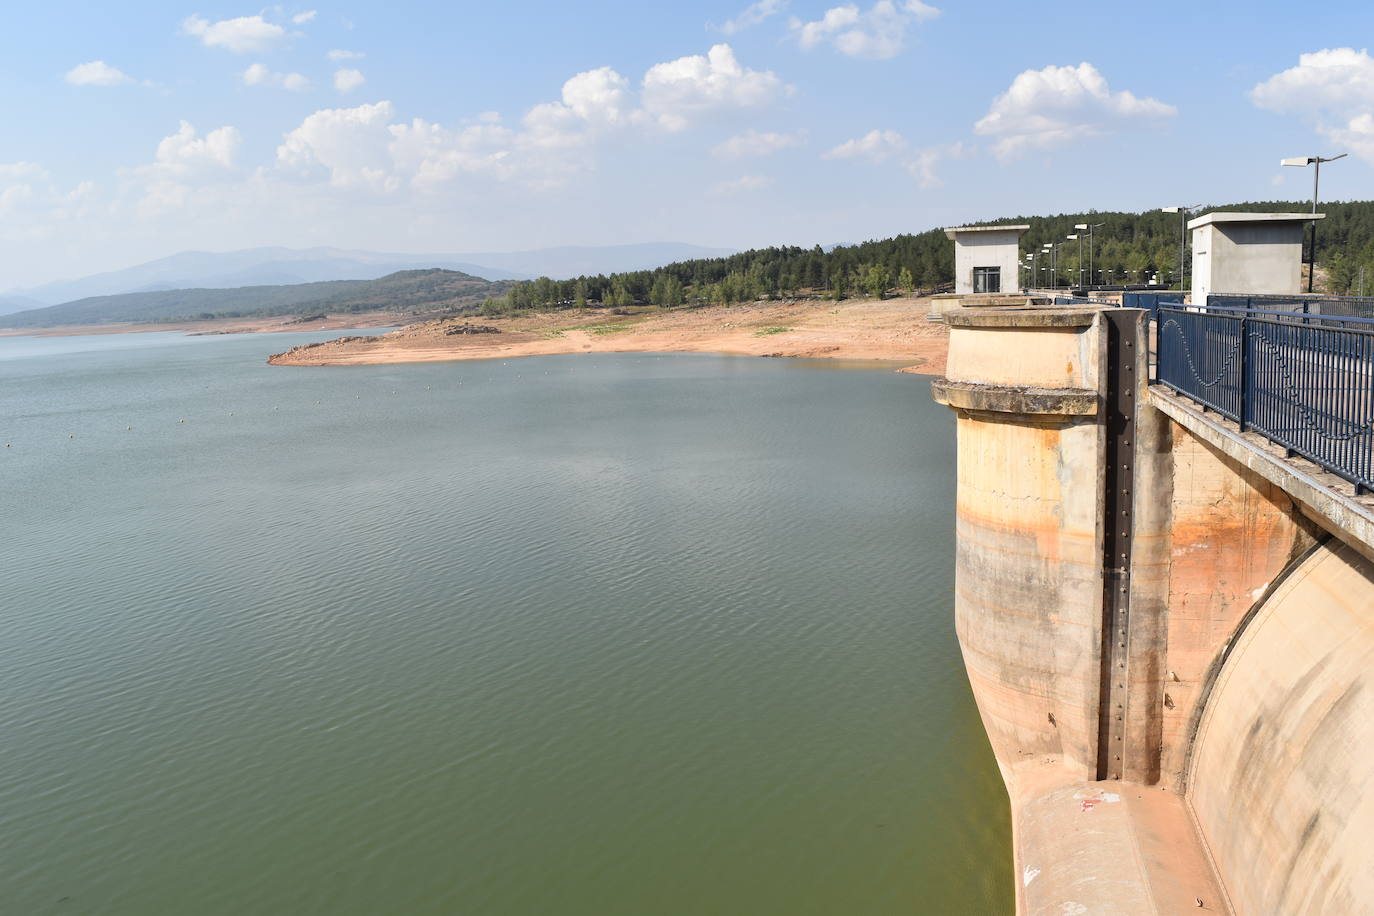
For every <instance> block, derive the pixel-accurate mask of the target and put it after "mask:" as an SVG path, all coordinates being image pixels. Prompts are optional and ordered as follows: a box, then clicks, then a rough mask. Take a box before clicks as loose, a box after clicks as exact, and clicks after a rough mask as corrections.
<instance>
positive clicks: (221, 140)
mask: <svg viewBox="0 0 1374 916" xmlns="http://www.w3.org/2000/svg"><path fill="white" fill-rule="evenodd" d="M241 144H242V138H241V137H240V135H239V132H238V129H237V128H235V127H229V126H225V127H218V128H216V129H214V130H212V131H209V132H207V133H206V134H205V135H204V136H201V135H200V134H198V133H197V131H196V129H195V127H193V126H192V125H191V124H190V123H189V122H187V121H182V122H181V124H180V126H179V127H178V129H177V132H176V133H174V134H171V135H170V136H167V137H163V138H162V140H161V142H159V143H158V145H157V152H156V153H155V155H154V157H153V161H152V162H151V163H149V164H147V165H142V166H139V167H137V168H133V169H128V170H125V171H123V172H122V175H123V179H124V189H125V193H130V194H133V195H134V196H135V199H136V204H135V208H136V213H137V215H138V216H139V217H140V218H157V217H160V216H163V215H166V214H169V213H176V212H179V211H181V210H182V209H183V208H184V207H186V206H187V204H188V202H189V201H191V200H193V199H195V198H196V197H197V196H198V195H200V194H201V193H203V191H204V189H206V188H210V187H215V186H219V185H223V184H226V183H228V182H231V181H235V180H237V179H238V178H239V177H240V176H239V173H238V172H237V169H236V166H237V164H238V152H239V147H240V145H241ZM78 190H80V189H79V188H78Z"/></svg>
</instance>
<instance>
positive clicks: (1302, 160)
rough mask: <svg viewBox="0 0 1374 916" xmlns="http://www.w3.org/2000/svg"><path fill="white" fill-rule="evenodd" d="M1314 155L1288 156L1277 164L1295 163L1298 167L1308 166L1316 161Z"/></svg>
mask: <svg viewBox="0 0 1374 916" xmlns="http://www.w3.org/2000/svg"><path fill="white" fill-rule="evenodd" d="M1317 158H1318V157H1316V156H1290V157H1289V158H1287V159H1284V160H1282V161H1281V162H1280V163H1279V165H1296V166H1299V167H1302V166H1308V165H1311V164H1312V163H1314V162H1316V161H1317Z"/></svg>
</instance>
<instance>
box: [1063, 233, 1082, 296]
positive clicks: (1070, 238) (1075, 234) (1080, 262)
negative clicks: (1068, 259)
mask: <svg viewBox="0 0 1374 916" xmlns="http://www.w3.org/2000/svg"><path fill="white" fill-rule="evenodd" d="M1065 238H1066V239H1067V240H1068V241H1073V240H1074V239H1078V285H1079V286H1082V285H1083V239H1082V238H1080V237H1079V235H1078V233H1077V232H1075V233H1074V234H1072V235H1069V236H1065Z"/></svg>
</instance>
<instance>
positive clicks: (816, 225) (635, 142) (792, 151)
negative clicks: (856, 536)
mask: <svg viewBox="0 0 1374 916" xmlns="http://www.w3.org/2000/svg"><path fill="white" fill-rule="evenodd" d="M4 20H5V27H4V28H3V29H0V111H3V121H0V291H3V290H7V289H15V288H22V287H25V286H30V285H36V284H39V283H43V282H47V281H50V280H59V279H69V278H74V277H77V276H83V275H86V274H89V273H93V272H96V271H100V270H109V269H116V268H120V267H124V266H128V265H131V264H134V263H139V262H142V261H146V260H151V259H153V258H158V257H162V256H165V255H169V254H173V253H175V252H178V251H183V250H188V249H197V250H211V251H219V250H232V249H236V248H247V247H255V246H259V245H285V246H290V247H310V246H316V245H331V246H338V247H344V248H366V249H371V250H379V251H393V252H412V253H421V252H435V253H440V252H476V251H504V250H519V249H529V248H540V247H547V246H553V245H607V244H623V243H632V242H648V241H683V242H692V243H696V244H701V245H710V246H721V247H733V248H748V247H755V246H766V245H774V244H800V245H812V244H822V245H829V244H834V243H840V242H853V241H862V240H864V239H869V238H885V237H889V236H891V235H894V234H897V233H902V232H917V231H922V230H925V229H929V228H933V227H937V226H945V225H957V224H960V223H965V222H976V221H978V220H980V219H989V218H994V217H999V216H1014V215H1025V214H1049V213H1056V212H1068V211H1079V210H1086V209H1100V210H1145V209H1150V208H1154V207H1160V206H1170V205H1192V204H1200V203H1227V202H1233V201H1243V200H1268V199H1276V198H1287V199H1308V198H1310V195H1311V175H1310V170H1309V169H1296V168H1282V167H1280V166H1279V160H1280V158H1283V157H1287V156H1306V155H1334V154H1337V153H1342V152H1348V153H1350V157H1349V158H1348V159H1345V160H1342V161H1341V162H1338V163H1335V164H1332V165H1329V166H1327V167H1326V168H1325V169H1324V171H1323V175H1322V179H1323V180H1322V196H1323V198H1325V199H1340V200H1353V199H1368V198H1371V197H1374V57H1371V56H1370V54H1369V53H1368V52H1367V51H1366V50H1364V48H1363V46H1362V45H1361V44H1360V38H1361V36H1374V4H1371V3H1368V2H1367V0H1362V2H1356V0H1328V2H1326V3H1322V4H1297V3H1292V2H1291V0H1290V2H1285V3H1274V2H1266V0H1259V2H1255V0H1251V2H1244V3H1241V2H1230V0H1212V2H1203V3H1199V2H1197V0H1189V2H1172V0H1162V2H1161V0H1156V2H1152V3H1136V4H1124V3H1116V2H1111V0H1107V2H1096V3H1068V4H1027V3H1024V2H1016V3H1013V2H1002V0H995V2H994V0H988V2H974V0H928V2H927V0H876V2H870V0H860V2H856V3H836V2H835V0H819V2H812V0H758V2H754V3H752V4H750V3H744V2H742V0H723V2H718V0H707V2H699V3H690V4H682V3H675V4H646V3H635V2H583V3H569V2H521V0H505V2H501V3H490V2H487V3H464V2H390V3H386V4H379V3H375V2H368V3H363V2H352V0H349V2H333V0H310V2H305V3H301V4H300V5H293V6H272V7H266V8H263V7H256V6H250V5H246V4H243V3H239V2H220V0H213V2H212V0H172V2H164V0H152V2H149V0H144V2H140V0H130V2H128V3H121V4H114V3H100V4H95V3H70V2H62V0H52V2H45V3H23V4H13V5H10V6H9V7H8V8H7V9H6V11H5V14H4Z"/></svg>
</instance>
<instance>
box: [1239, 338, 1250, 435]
mask: <svg viewBox="0 0 1374 916" xmlns="http://www.w3.org/2000/svg"><path fill="white" fill-rule="evenodd" d="M1249 330H1250V319H1249V318H1247V317H1245V316H1244V315H1242V316H1241V319H1240V410H1238V411H1236V413H1237V415H1239V417H1240V431H1241V432H1245V430H1246V427H1248V426H1249V425H1250V358H1249V357H1250V334H1249V333H1248V332H1249Z"/></svg>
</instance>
